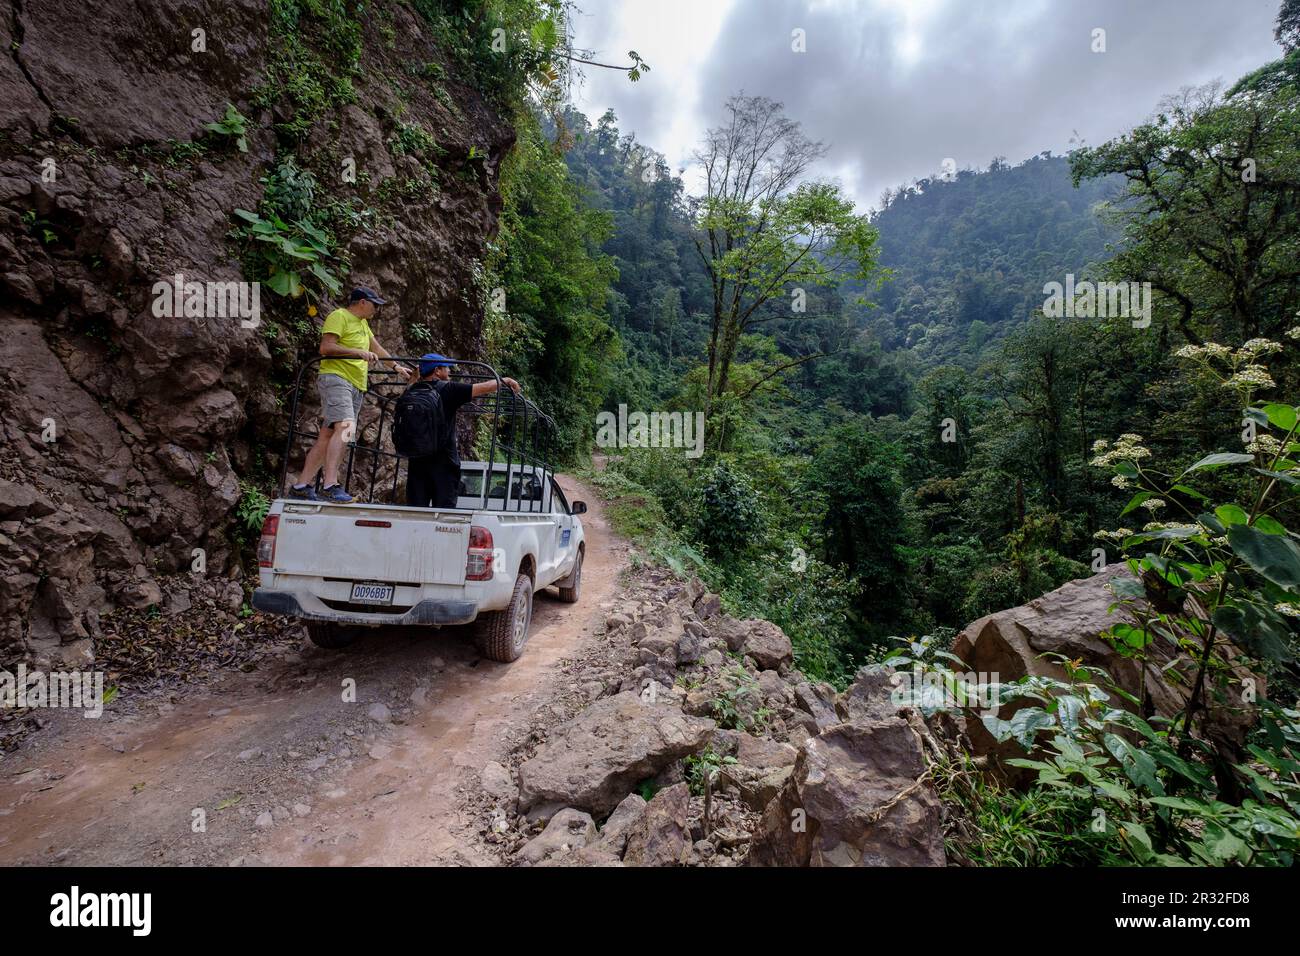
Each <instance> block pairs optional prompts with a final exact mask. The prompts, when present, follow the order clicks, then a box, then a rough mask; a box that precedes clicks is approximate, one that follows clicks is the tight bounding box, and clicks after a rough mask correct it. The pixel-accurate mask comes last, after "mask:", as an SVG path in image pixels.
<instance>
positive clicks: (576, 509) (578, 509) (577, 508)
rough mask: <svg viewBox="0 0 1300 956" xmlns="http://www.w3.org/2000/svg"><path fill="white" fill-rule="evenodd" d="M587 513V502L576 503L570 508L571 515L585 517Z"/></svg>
mask: <svg viewBox="0 0 1300 956" xmlns="http://www.w3.org/2000/svg"><path fill="white" fill-rule="evenodd" d="M586 513H587V503H586V502H585V501H575V502H574V503H573V504H572V505H570V506H569V514H574V515H585V514H586Z"/></svg>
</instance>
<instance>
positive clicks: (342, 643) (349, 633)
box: [307, 623, 360, 650]
mask: <svg viewBox="0 0 1300 956" xmlns="http://www.w3.org/2000/svg"><path fill="white" fill-rule="evenodd" d="M358 634H360V629H359V628H355V627H347V626H345V625H343V624H323V623H315V624H308V625H307V636H308V637H310V638H311V642H312V643H313V644H315V645H316V646H317V647H327V648H329V649H330V650H337V649H338V648H340V647H347V646H348V645H349V644H351V643H352V642H353V641H355V640H356V639H357V635H358Z"/></svg>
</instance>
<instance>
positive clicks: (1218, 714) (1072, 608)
mask: <svg viewBox="0 0 1300 956" xmlns="http://www.w3.org/2000/svg"><path fill="white" fill-rule="evenodd" d="M1125 577H1128V578H1130V579H1131V575H1130V574H1129V572H1128V570H1127V568H1125V567H1124V566H1122V565H1115V566H1112V567H1110V568H1108V569H1106V570H1105V571H1102V572H1100V573H1098V574H1095V575H1093V576H1092V577H1089V578H1082V579H1080V580H1077V581H1071V582H1069V583H1068V584H1065V585H1063V586H1061V587H1059V588H1057V589H1056V590H1055V591H1050V592H1048V593H1047V594H1044V595H1043V596H1042V597H1039V598H1036V599H1034V600H1032V601H1030V602H1029V603H1028V604H1024V605H1022V606H1020V607H1014V608H1011V609H1009V610H1006V611H998V612H997V613H995V614H989V615H987V616H985V617H982V618H980V619H979V620H977V621H975V622H974V623H972V624H970V625H968V626H967V627H966V629H965V630H964V631H962V632H961V634H960V635H958V637H957V640H956V641H955V643H954V644H953V653H954V654H956V655H957V656H958V657H959V658H961V659H962V660H963V661H964V662H965V663H966V665H967V666H968V667H969V668H970V669H971V671H972V672H974V673H975V675H976V676H977V677H978V679H979V680H980V681H981V682H982V681H985V680H987V681H989V682H993V683H997V682H1002V683H1006V682H1010V681H1015V680H1019V679H1020V678H1022V677H1025V676H1027V675H1033V676H1047V677H1053V678H1056V679H1058V680H1065V679H1066V674H1065V672H1064V671H1063V670H1062V669H1061V668H1060V667H1059V666H1058V665H1057V664H1056V663H1054V662H1053V661H1052V660H1049V659H1047V657H1045V655H1051V654H1059V655H1062V656H1064V657H1067V658H1069V659H1070V660H1079V661H1082V663H1084V664H1086V665H1089V666H1092V667H1100V668H1102V669H1103V670H1105V671H1106V672H1107V673H1108V674H1109V675H1110V677H1111V679H1112V680H1113V681H1114V682H1115V684H1116V685H1117V686H1118V687H1120V688H1121V689H1123V690H1124V691H1126V692H1127V693H1129V694H1131V695H1133V696H1134V697H1136V698H1138V699H1139V700H1141V701H1142V702H1143V710H1144V711H1146V712H1151V713H1156V714H1160V715H1162V716H1172V715H1173V714H1176V713H1178V712H1179V711H1181V710H1182V709H1183V708H1184V707H1185V706H1186V704H1187V699H1188V695H1189V693H1190V689H1191V686H1192V680H1193V675H1194V673H1195V667H1196V662H1195V661H1193V660H1192V659H1191V658H1190V657H1188V656H1187V655H1185V654H1182V653H1180V652H1178V651H1176V650H1175V649H1174V648H1173V646H1172V645H1170V644H1169V642H1168V641H1164V640H1158V641H1155V642H1153V643H1152V644H1150V645H1149V646H1148V648H1147V654H1148V655H1149V658H1150V661H1149V663H1148V664H1147V665H1146V666H1143V665H1142V663H1141V662H1139V661H1137V660H1134V659H1133V658H1131V657H1125V656H1122V655H1121V654H1119V653H1117V652H1116V651H1115V649H1114V648H1113V647H1112V646H1111V645H1110V644H1109V643H1108V642H1107V641H1106V640H1104V639H1103V638H1102V636H1101V635H1102V633H1103V632H1104V631H1106V630H1108V629H1110V628H1111V627H1113V626H1115V625H1116V624H1120V623H1132V621H1131V619H1130V618H1129V617H1128V616H1127V615H1126V614H1125V612H1124V611H1123V610H1122V609H1119V608H1116V609H1115V610H1112V607H1114V605H1115V604H1116V602H1117V600H1118V598H1117V597H1116V594H1115V592H1114V591H1113V590H1112V586H1113V585H1114V584H1115V582H1116V581H1118V580H1119V579H1121V578H1125ZM1238 676H1239V677H1241V678H1247V677H1249V678H1251V679H1253V680H1254V681H1255V682H1256V687H1257V688H1262V687H1263V678H1262V677H1260V676H1258V675H1253V674H1250V673H1249V672H1247V671H1245V670H1244V669H1240V670H1239V673H1238ZM1114 700H1115V703H1116V704H1117V705H1118V706H1128V705H1127V704H1126V703H1125V702H1124V701H1123V700H1122V699H1119V698H1118V697H1116V698H1114ZM1031 703H1033V702H1011V703H1008V704H1006V705H1003V707H1002V708H1001V710H1000V711H999V716H1001V717H1002V718H1003V719H1006V718H1008V717H1009V715H1010V714H1011V713H1014V712H1015V711H1016V710H1018V709H1020V708H1021V707H1024V706H1028V705H1029V704H1031ZM1210 716H1211V720H1210V735H1211V737H1212V738H1214V739H1215V740H1216V742H1218V743H1220V744H1222V745H1226V746H1228V747H1230V748H1231V747H1234V746H1240V744H1241V743H1242V741H1243V740H1244V737H1245V732H1246V730H1247V729H1248V728H1249V727H1250V726H1251V725H1252V723H1253V720H1254V717H1253V714H1252V709H1251V708H1250V707H1249V706H1247V705H1244V704H1243V705H1239V706H1235V707H1234V706H1233V705H1232V702H1231V701H1227V702H1219V703H1217V704H1215V705H1214V707H1213V708H1212V710H1211V715H1210ZM967 730H968V732H969V734H970V740H971V744H972V746H973V748H974V750H975V752H976V753H977V754H980V755H984V754H992V755H994V756H997V757H1007V756H1016V757H1023V756H1024V751H1023V750H1022V749H1021V748H1020V746H1019V745H1018V744H1017V743H1016V742H1015V741H1014V740H1009V741H1006V742H1004V743H1002V744H998V743H997V741H996V740H995V739H994V738H993V736H992V735H991V734H990V733H989V732H988V731H987V730H986V729H985V728H984V726H983V725H982V724H981V723H980V722H979V721H968V722H967Z"/></svg>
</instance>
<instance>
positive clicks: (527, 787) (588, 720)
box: [519, 691, 716, 814]
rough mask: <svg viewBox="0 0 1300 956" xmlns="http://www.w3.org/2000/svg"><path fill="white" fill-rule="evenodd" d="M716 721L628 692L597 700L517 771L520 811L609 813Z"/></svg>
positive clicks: (705, 736)
mask: <svg viewBox="0 0 1300 956" xmlns="http://www.w3.org/2000/svg"><path fill="white" fill-rule="evenodd" d="M715 726H716V725H715V724H714V722H713V721H712V720H709V719H707V718H700V717H692V716H689V715H686V714H683V713H682V712H681V711H680V710H678V709H677V707H675V706H673V705H671V704H666V703H648V702H647V701H646V700H644V699H642V697H641V696H640V695H639V694H637V693H636V692H634V691H624V692H622V693H619V694H615V695H613V696H612V697H606V698H604V699H603V700H598V701H596V703H594V704H592V705H591V706H590V707H588V708H587V709H586V710H584V711H583V712H582V713H580V714H579V715H578V716H577V717H575V718H574V719H573V720H571V721H569V722H568V723H567V724H564V725H562V726H561V727H560V728H558V730H557V731H556V736H555V737H554V738H553V739H552V740H550V741H549V742H547V743H546V744H544V745H543V746H542V747H541V748H539V749H538V751H537V753H536V754H535V755H534V756H533V757H532V759H530V760H528V761H526V762H525V763H524V764H523V765H522V766H520V768H519V806H520V808H521V809H523V810H529V809H532V808H542V809H543V810H544V809H545V808H546V807H548V806H555V807H557V808H558V807H577V808H579V809H583V810H587V811H589V812H591V813H595V814H606V813H609V812H610V811H611V810H613V809H614V808H615V807H616V806H617V805H618V803H619V801H621V800H622V799H623V797H624V796H625V795H626V794H627V793H628V792H629V791H630V790H631V789H632V788H633V787H635V786H636V784H638V783H640V782H641V781H643V780H647V779H649V778H651V777H655V776H657V775H658V774H659V773H661V772H662V771H663V770H665V769H667V768H668V767H669V765H671V764H672V763H674V762H675V761H677V760H680V759H681V758H682V757H685V756H687V755H689V754H693V753H695V752H697V751H699V750H701V749H703V747H704V746H705V744H707V743H708V741H709V739H710V737H711V735H712V734H713V731H714V728H715Z"/></svg>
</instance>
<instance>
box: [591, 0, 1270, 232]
mask: <svg viewBox="0 0 1300 956" xmlns="http://www.w3.org/2000/svg"><path fill="white" fill-rule="evenodd" d="M578 3H579V6H580V7H581V9H582V12H581V15H579V16H578V17H577V18H576V19H575V21H574V24H573V32H574V34H575V36H574V39H575V41H576V42H577V43H578V44H579V45H580V46H582V47H585V48H588V49H594V50H596V51H598V52H599V53H600V54H601V57H602V58H604V59H605V60H606V61H616V62H622V61H623V57H624V55H625V54H626V52H627V51H628V50H636V51H637V52H638V53H640V54H641V56H643V57H644V58H645V59H646V61H647V62H648V63H650V65H651V67H652V71H651V72H650V73H649V74H647V75H646V76H644V77H643V78H642V79H641V81H640V82H639V83H635V84H633V83H630V82H628V79H627V77H626V75H625V74H623V73H618V72H614V71H610V70H597V69H589V70H588V71H587V74H586V79H585V82H584V83H583V85H582V86H581V87H580V88H577V89H575V91H574V95H575V99H576V101H577V104H578V106H579V108H581V109H582V110H583V111H584V112H586V113H587V115H588V116H590V117H591V118H592V120H593V121H594V120H595V118H596V117H598V116H599V115H600V114H601V113H602V112H604V110H605V109H606V108H607V107H612V108H613V109H614V111H615V112H616V113H617V114H618V117H619V126H620V128H621V129H623V130H624V131H633V132H635V133H636V135H637V138H638V139H639V140H640V141H641V142H643V143H645V144H646V145H648V146H650V147H653V148H655V149H657V150H659V151H660V152H663V153H664V154H665V155H666V156H667V157H668V161H669V163H670V164H671V165H672V166H673V168H674V169H676V168H679V167H683V166H685V167H687V172H686V174H685V175H686V178H687V181H688V185H690V184H693V182H694V180H693V177H692V176H691V171H690V166H691V161H690V156H691V152H692V151H693V149H694V148H695V146H696V145H697V143H698V141H699V139H700V135H701V133H702V132H703V130H705V129H706V128H707V127H709V126H710V125H714V124H716V123H717V122H718V120H719V118H720V115H721V109H722V104H723V102H724V101H725V100H726V98H727V96H728V95H729V94H731V93H734V92H738V91H740V90H744V91H745V92H746V93H750V94H761V95H764V96H769V97H771V98H773V99H777V100H780V101H782V102H783V103H785V105H786V111H787V112H788V113H789V115H790V116H791V117H793V118H795V119H798V120H800V121H801V122H802V123H803V124H804V127H805V129H806V130H807V131H808V132H809V134H810V135H812V136H813V137H814V138H816V139H820V140H823V141H824V142H826V143H827V144H828V145H829V146H830V152H829V154H828V155H827V157H826V159H825V161H824V163H823V166H822V168H821V169H820V170H818V172H819V173H820V174H821V175H823V176H826V177H830V178H834V179H837V180H838V181H839V182H840V183H841V184H842V185H843V186H844V188H845V189H846V190H848V191H849V192H850V193H851V194H852V195H853V196H854V197H855V198H856V199H857V201H858V203H859V204H860V205H862V206H864V207H866V206H875V205H877V203H878V200H879V197H880V194H881V192H882V191H883V190H884V189H885V188H886V187H887V186H896V185H899V184H900V183H904V182H908V181H910V180H913V179H916V178H918V177H921V176H926V175H931V174H933V173H936V172H938V171H940V169H941V168H942V166H943V163H944V160H945V159H946V158H952V159H953V160H955V162H956V164H957V167H958V168H967V167H985V166H987V165H988V162H989V160H990V159H992V158H993V157H994V156H1005V157H1006V158H1007V160H1008V161H1009V162H1012V163H1016V162H1019V161H1021V160H1023V159H1025V158H1026V157H1028V156H1031V155H1033V154H1035V153H1038V152H1041V151H1042V150H1044V149H1051V150H1052V151H1053V152H1054V153H1063V152H1065V151H1066V150H1068V149H1069V148H1070V147H1071V140H1072V138H1074V137H1076V136H1077V137H1078V138H1080V139H1081V140H1082V141H1083V142H1085V143H1088V144H1090V145H1096V144H1098V143H1101V142H1104V141H1105V140H1106V139H1108V138H1110V137H1112V136H1114V135H1115V134H1117V133H1120V132H1122V131H1124V130H1126V129H1128V128H1130V127H1131V126H1133V125H1134V124H1136V123H1139V122H1141V121H1142V120H1143V119H1144V118H1145V117H1147V116H1148V115H1149V114H1150V113H1151V112H1152V110H1153V109H1154V107H1155V105H1156V103H1157V102H1158V101H1159V100H1160V98H1161V97H1162V96H1164V95H1166V94H1169V93H1173V92H1176V91H1177V90H1178V89H1179V88H1180V87H1183V86H1188V85H1198V84H1201V83H1205V82H1207V81H1210V80H1214V79H1216V78H1222V79H1224V80H1226V81H1228V82H1231V81H1232V80H1234V79H1236V78H1237V77H1238V76H1240V75H1241V74H1243V73H1245V72H1247V71H1249V70H1251V69H1253V68H1254V67H1256V66H1259V65H1260V64H1262V63H1265V62H1267V61H1269V60H1272V59H1276V57H1277V56H1278V54H1279V49H1278V47H1277V46H1276V44H1275V43H1274V41H1273V20H1274V18H1275V17H1276V15H1277V8H1278V0H1001V2H985V0H578ZM796 29H798V30H802V31H804V33H803V35H804V43H805V46H806V52H803V53H797V52H794V51H793V50H792V43H793V42H794V41H793V40H792V35H793V33H792V31H795V30H796ZM1098 29H1101V30H1105V37H1104V40H1105V52H1100V53H1094V52H1093V51H1092V46H1093V43H1094V40H1093V31H1094V30H1098Z"/></svg>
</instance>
